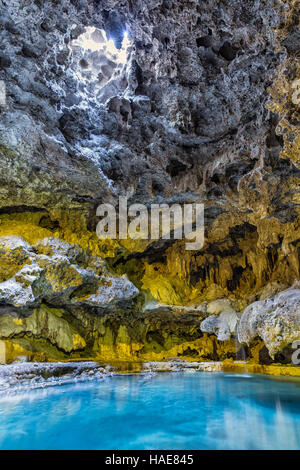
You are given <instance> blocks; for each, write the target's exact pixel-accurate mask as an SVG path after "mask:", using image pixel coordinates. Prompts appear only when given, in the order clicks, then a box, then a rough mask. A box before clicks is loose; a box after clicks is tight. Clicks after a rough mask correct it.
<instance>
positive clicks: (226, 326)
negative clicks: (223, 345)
mask: <svg viewBox="0 0 300 470" xmlns="http://www.w3.org/2000/svg"><path fill="white" fill-rule="evenodd" d="M207 313H209V314H210V316H209V317H207V318H206V319H205V320H203V321H202V323H201V325H200V328H201V330H202V331H203V332H205V333H214V334H215V335H216V336H217V338H218V340H220V341H228V340H229V339H230V337H231V336H232V335H233V334H235V333H236V328H237V325H238V320H239V316H238V313H237V312H236V311H235V310H234V309H233V307H232V305H231V302H230V301H229V300H227V299H219V300H215V301H213V302H210V303H209V304H208V306H207Z"/></svg>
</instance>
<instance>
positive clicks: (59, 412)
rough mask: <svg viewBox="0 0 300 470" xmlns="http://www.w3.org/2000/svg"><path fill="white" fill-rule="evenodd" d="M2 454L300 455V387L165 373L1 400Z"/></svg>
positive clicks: (265, 380) (226, 376) (263, 379)
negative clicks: (296, 452) (276, 451)
mask: <svg viewBox="0 0 300 470" xmlns="http://www.w3.org/2000/svg"><path fill="white" fill-rule="evenodd" d="M0 448H1V449H185V450H194V449H300V383H299V382H297V381H294V382H293V381H279V380H271V379H268V378H266V377H263V376H251V375H247V376H243V375H241V376H238V375H234V374H221V373H220V374H216V373H212V374H211V373H208V372H204V373H195V374H186V373H179V374H178V373H177V374H174V373H173V374H172V373H164V374H153V375H152V376H149V377H147V378H146V379H145V377H141V376H123V377H111V378H108V379H106V380H105V381H103V382H100V383H97V382H93V383H86V384H77V385H66V386H61V387H54V388H51V389H45V390H33V391H30V392H28V393H24V394H22V395H14V396H8V397H0Z"/></svg>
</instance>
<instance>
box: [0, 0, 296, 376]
mask: <svg viewBox="0 0 300 470" xmlns="http://www.w3.org/2000/svg"><path fill="white" fill-rule="evenodd" d="M299 11H300V10H299V2H297V1H294V0H290V1H286V2H283V1H280V0H257V1H255V2H243V1H241V0H227V1H222V0H208V1H192V0H190V1H187V0H178V1H177V0H175V1H169V0H147V1H140V0H136V1H134V2H133V1H131V0H127V1H126V0H123V1H121V0H120V1H111V0H102V1H100V0H99V1H96V0H94V1H93V0H63V1H61V0H60V1H56V0H52V1H42V0H35V1H27V0H9V1H4V0H1V1H0V18H1V20H0V38H1V44H2V49H1V51H0V80H1V81H2V82H4V84H5V90H6V102H5V103H2V104H1V105H0V169H1V188H0V340H1V341H0V362H1V361H2V362H11V361H13V360H15V359H16V358H17V357H19V356H26V357H27V358H28V359H29V360H35V361H51V360H78V359H96V360H99V361H106V362H114V361H129V362H143V361H166V360H168V359H170V358H174V357H176V358H181V359H185V360H188V361H225V363H226V361H227V364H228V367H230V364H231V362H232V361H233V360H246V361H247V362H248V363H249V364H253V366H254V365H257V367H259V365H263V366H268V365H271V364H282V365H285V364H288V365H290V364H291V357H292V354H293V348H292V344H293V342H294V341H296V340H299V339H300V283H299V279H300V273H299V263H300V208H299V204H300V191H299V178H300V157H299V155H300V150H299V149H300V148H299V125H300V117H299V104H295V99H293V96H295V83H296V84H297V80H298V79H300V75H299V73H300V72H299V52H298V51H299V45H300V34H299ZM119 196H126V197H127V198H128V204H132V203H141V204H145V205H147V206H148V205H150V204H152V203H159V204H162V203H168V204H173V203H179V204H184V203H191V202H197V203H204V205H205V244H204V246H203V248H202V249H201V250H198V251H187V250H186V249H185V242H184V240H159V241H154V240H149V241H145V240H144V241H143V240H141V241H134V240H120V241H118V240H104V241H101V240H99V239H98V238H97V235H96V225H97V222H98V220H99V219H98V218H97V217H96V209H97V207H98V205H99V204H100V203H111V204H115V205H117V203H118V198H119ZM291 368H292V367H291ZM296 369H297V368H296ZM274 370H275V369H274ZM276 370H277V369H276ZM278 370H279V372H278V371H277V372H278V373H280V367H279V368H278ZM298 370H299V368H298ZM295 373H296V372H295Z"/></svg>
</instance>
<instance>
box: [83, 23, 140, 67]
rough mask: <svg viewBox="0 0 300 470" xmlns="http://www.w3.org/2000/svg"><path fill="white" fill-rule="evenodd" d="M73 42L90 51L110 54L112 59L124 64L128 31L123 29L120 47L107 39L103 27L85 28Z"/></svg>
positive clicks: (127, 44) (127, 45)
mask: <svg viewBox="0 0 300 470" xmlns="http://www.w3.org/2000/svg"><path fill="white" fill-rule="evenodd" d="M74 44H75V45H77V46H80V47H82V49H84V50H86V51H91V52H96V51H98V52H102V53H103V54H105V55H108V56H112V58H113V60H114V61H115V62H117V63H119V64H125V63H126V60H127V49H128V47H129V46H130V45H131V41H130V40H129V38H128V33H127V31H125V33H124V38H123V42H122V47H121V49H117V48H116V46H115V43H114V41H113V40H112V39H110V40H108V39H107V36H106V33H105V31H104V30H103V29H96V28H94V27H88V28H86V31H85V33H83V34H81V36H79V37H78V39H77V40H76V41H74Z"/></svg>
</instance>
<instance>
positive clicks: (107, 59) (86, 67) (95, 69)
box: [71, 26, 132, 87]
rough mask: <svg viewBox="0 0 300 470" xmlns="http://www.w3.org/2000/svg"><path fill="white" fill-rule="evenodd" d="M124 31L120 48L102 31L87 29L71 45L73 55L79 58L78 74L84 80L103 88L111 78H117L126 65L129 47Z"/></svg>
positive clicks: (93, 28) (129, 43) (126, 34)
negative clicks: (93, 82)
mask: <svg viewBox="0 0 300 470" xmlns="http://www.w3.org/2000/svg"><path fill="white" fill-rule="evenodd" d="M131 43H132V42H131V41H130V39H129V38H128V33H127V31H126V30H125V31H124V33H123V40H122V43H121V44H120V48H117V47H116V44H115V42H114V40H113V39H108V37H107V35H106V32H105V31H104V30H103V29H98V28H95V27H91V26H89V27H87V28H85V31H84V32H83V33H82V34H81V35H80V36H78V38H77V39H74V40H73V41H72V43H71V47H72V49H73V53H74V54H75V56H76V55H77V56H78V57H80V60H79V66H80V73H81V75H82V77H83V78H84V79H88V80H93V81H96V82H97V85H98V86H100V87H103V86H104V85H106V84H107V83H108V82H109V81H110V80H111V79H112V78H117V77H118V76H119V75H120V74H121V71H122V69H123V67H124V65H125V64H126V61H127V58H128V50H129V47H130V45H131Z"/></svg>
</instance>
